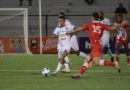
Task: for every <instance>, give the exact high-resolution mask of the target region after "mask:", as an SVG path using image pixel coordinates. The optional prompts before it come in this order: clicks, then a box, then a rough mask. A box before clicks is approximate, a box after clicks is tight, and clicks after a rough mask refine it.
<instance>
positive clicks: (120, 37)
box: [115, 15, 130, 66]
mask: <svg viewBox="0 0 130 90" xmlns="http://www.w3.org/2000/svg"><path fill="white" fill-rule="evenodd" d="M122 22H123V16H122V15H119V16H117V22H116V23H115V25H118V24H121V23H122ZM115 32H117V34H116V45H115V48H116V49H115V53H116V61H118V62H119V48H120V46H122V45H123V46H124V48H125V52H126V56H127V65H129V66H130V54H129V50H128V40H129V38H128V37H129V33H130V31H129V30H128V24H126V25H124V26H122V27H120V28H119V29H117V30H116V31H115Z"/></svg>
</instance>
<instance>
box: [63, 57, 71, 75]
mask: <svg viewBox="0 0 130 90" xmlns="http://www.w3.org/2000/svg"><path fill="white" fill-rule="evenodd" d="M64 60H65V62H64V65H65V68H64V69H62V70H61V71H62V72H65V73H69V72H70V71H71V70H70V66H71V62H70V60H69V58H68V56H66V57H65V59H64Z"/></svg>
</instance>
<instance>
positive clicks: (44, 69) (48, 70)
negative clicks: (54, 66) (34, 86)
mask: <svg viewBox="0 0 130 90" xmlns="http://www.w3.org/2000/svg"><path fill="white" fill-rule="evenodd" d="M50 74H51V70H50V69H49V68H43V69H42V75H44V76H46V77H47V76H49V75H50Z"/></svg>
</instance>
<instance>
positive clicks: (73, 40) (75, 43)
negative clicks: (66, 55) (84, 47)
mask: <svg viewBox="0 0 130 90" xmlns="http://www.w3.org/2000/svg"><path fill="white" fill-rule="evenodd" d="M71 45H72V49H73V50H74V51H78V50H79V45H78V41H77V37H76V35H73V36H72V37H71Z"/></svg>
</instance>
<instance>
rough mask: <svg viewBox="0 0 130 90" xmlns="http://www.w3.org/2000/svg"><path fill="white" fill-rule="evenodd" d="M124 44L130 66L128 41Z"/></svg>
mask: <svg viewBox="0 0 130 90" xmlns="http://www.w3.org/2000/svg"><path fill="white" fill-rule="evenodd" d="M123 46H124V48H125V53H126V56H127V65H128V66H130V54H129V50H128V42H127V41H125V43H124V44H123Z"/></svg>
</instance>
